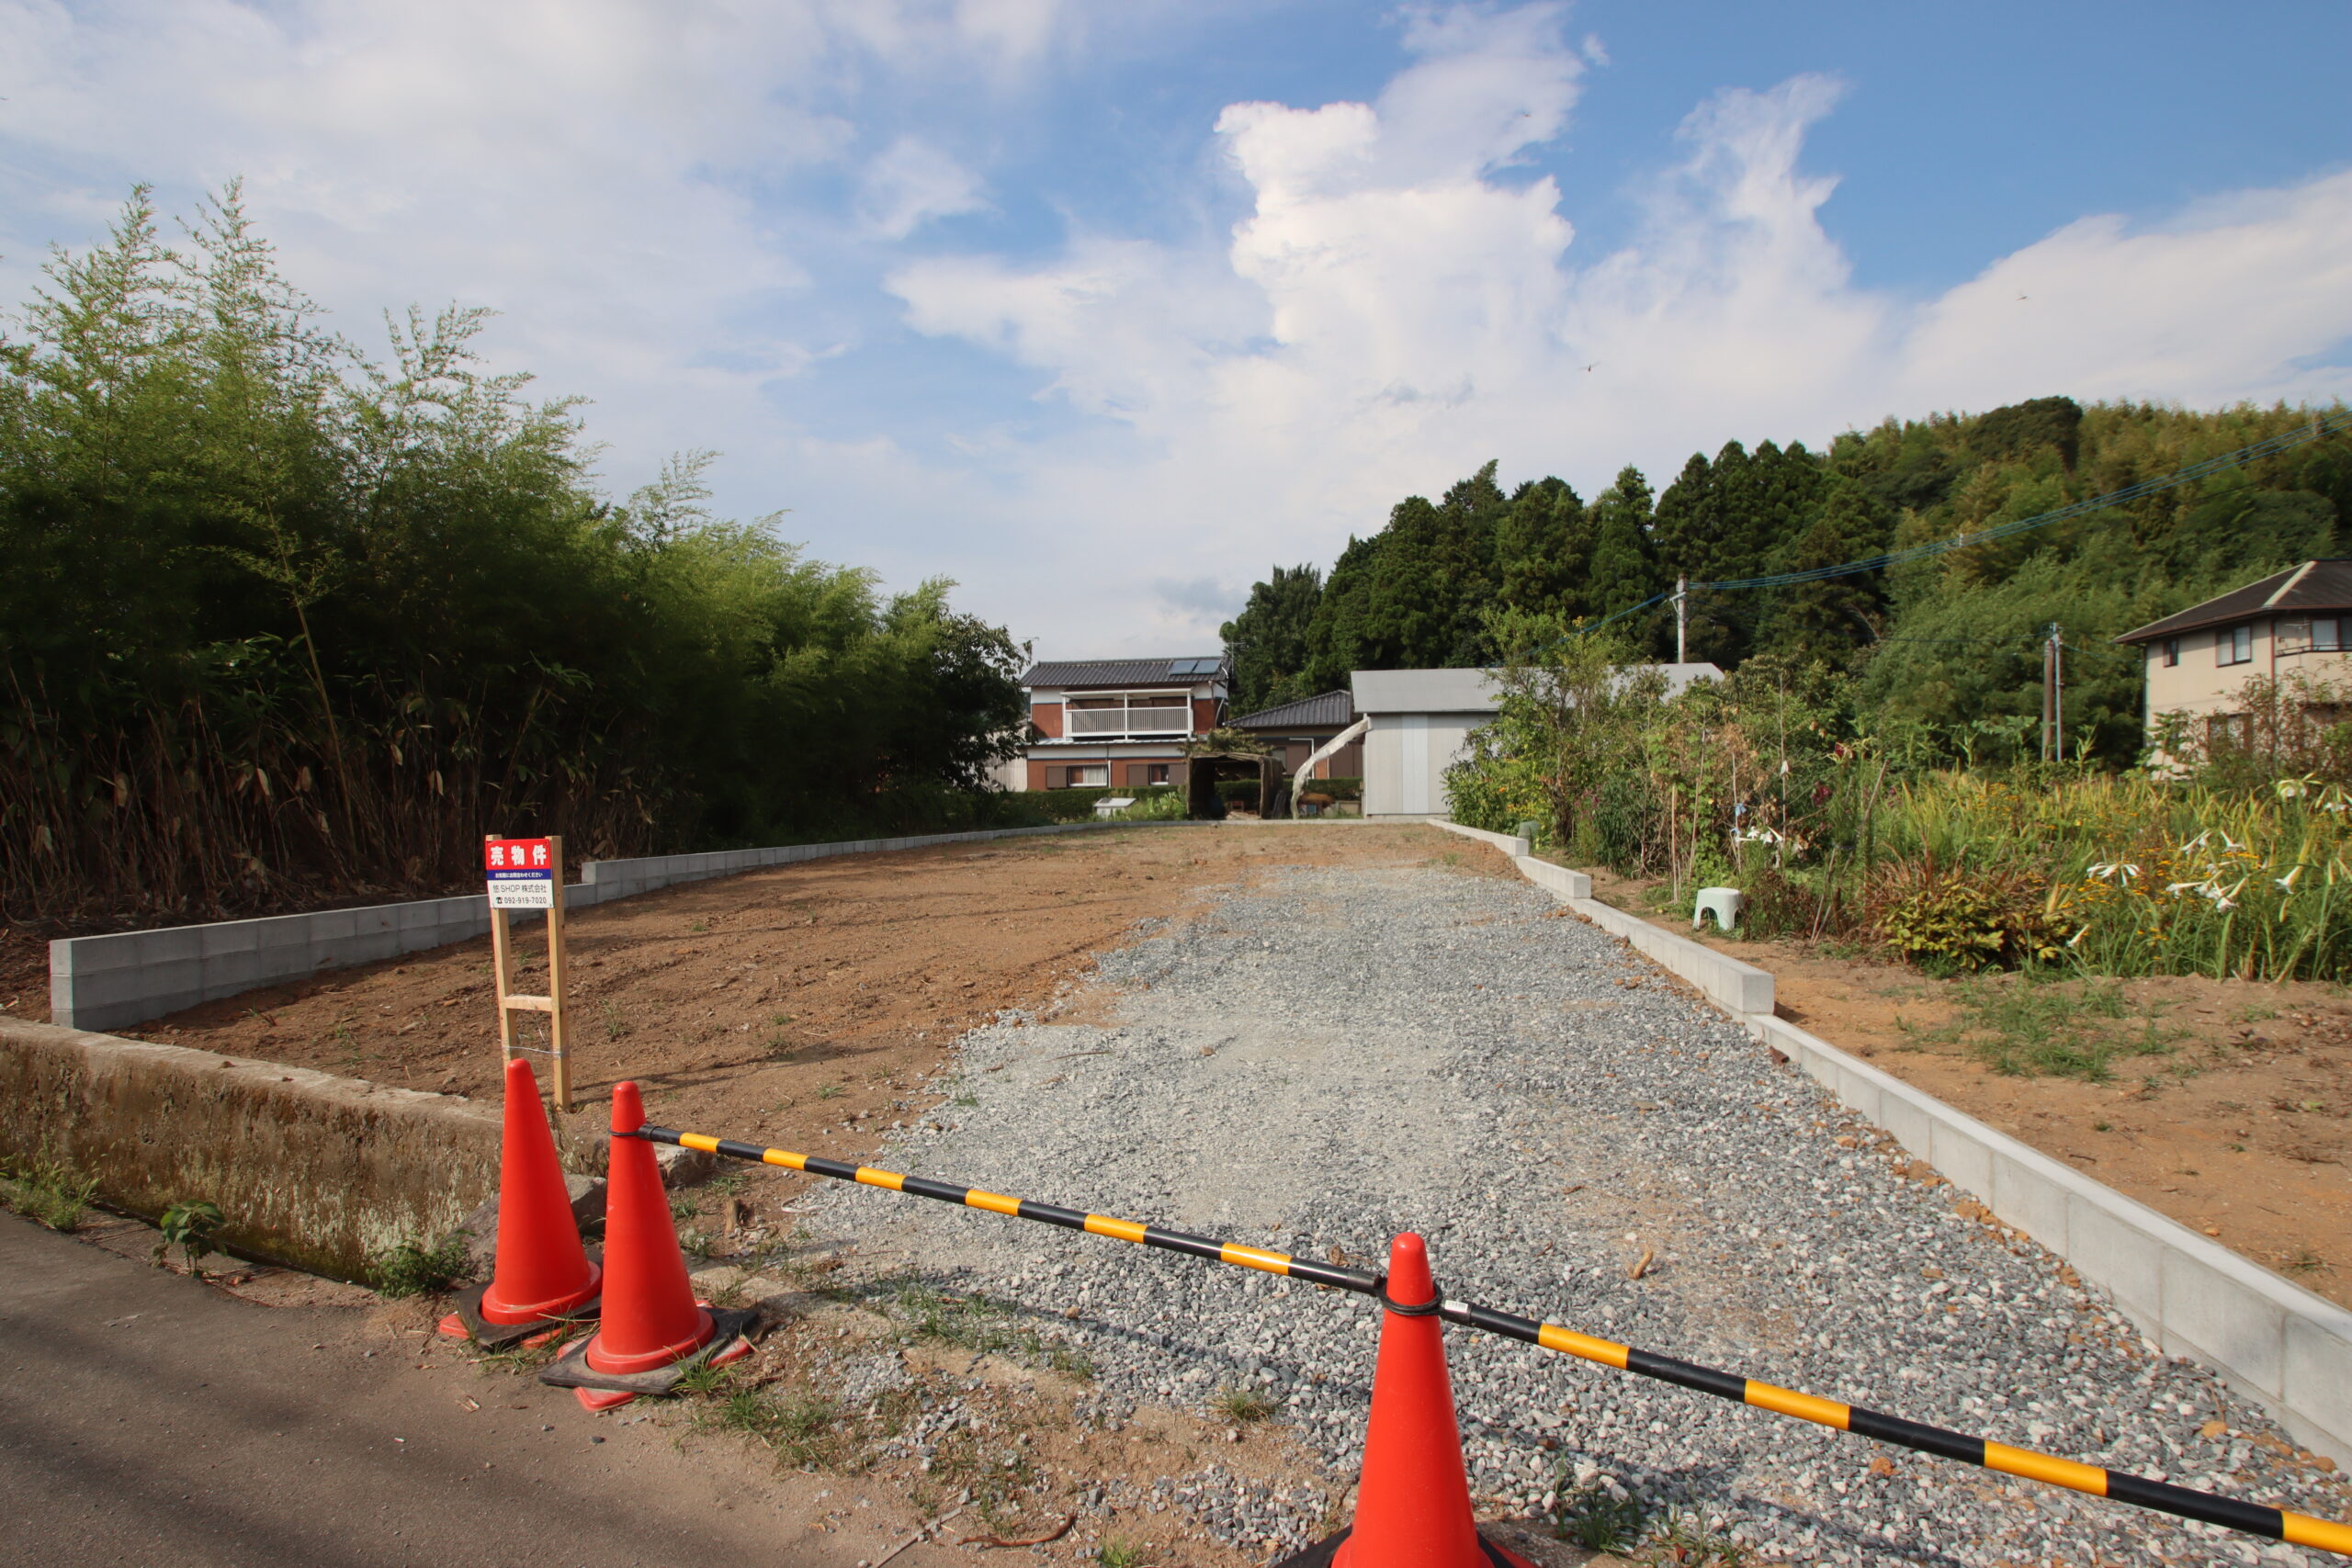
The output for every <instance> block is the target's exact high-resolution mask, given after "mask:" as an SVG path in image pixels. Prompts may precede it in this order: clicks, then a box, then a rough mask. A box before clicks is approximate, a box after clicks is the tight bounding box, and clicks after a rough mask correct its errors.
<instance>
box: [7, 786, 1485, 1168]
mask: <svg viewBox="0 0 2352 1568" xmlns="http://www.w3.org/2000/svg"><path fill="white" fill-rule="evenodd" d="M1453 852H1458V846H1456V845H1455V844H1454V843H1453V840H1445V839H1441V838H1440V837H1439V836H1438V835H1437V834H1435V833H1433V832H1431V831H1430V829H1421V828H1394V829H1391V828H1340V827H1317V826H1301V827H1295V828H1290V827H1265V828H1258V827H1251V828H1242V827H1233V828H1216V827H1209V826H1202V827H1186V826H1169V827H1150V828H1133V829H1109V830H1105V831H1103V832H1099V833H1085V834H1070V835H1067V836H1057V837H1053V838H1045V839H1012V840H992V841H988V842H981V843H967V844H949V845H942V846H939V847H936V848H932V849H923V850H908V851H902V852H897V853H892V854H874V855H845V856H842V857H840V858H838V859H831V860H822V861H813V862H808V863H801V864H797V865H787V866H778V867H775V868H774V869H772V870H767V871H761V872H753V873H750V874H745V875H741V876H733V877H728V878H725V879H722V880H718V881H712V882H703V883H693V884H689V885H686V886H681V887H674V888H668V889H665V890H663V891H662V892H658V893H651V894H647V895H644V896H642V897H636V898H630V899H626V900H623V901H621V902H618V903H615V904H610V905H606V906H604V907H601V908H592V909H587V910H583V911H582V913H580V914H578V915H576V916H574V917H572V918H571V920H570V922H569V935H568V942H569V947H570V952H571V972H572V976H573V984H572V992H571V1010H572V1019H573V1039H572V1062H573V1067H572V1083H573V1090H574V1094H575V1096H576V1097H577V1099H578V1100H579V1102H580V1105H581V1109H580V1111H578V1112H577V1113H576V1114H575V1117H574V1119H573V1120H574V1122H575V1127H574V1130H575V1131H576V1132H578V1133H580V1134H587V1135H591V1136H593V1135H594V1133H595V1131H596V1130H597V1129H598V1128H599V1127H600V1126H601V1124H602V1117H603V1115H604V1111H603V1102H604V1101H605V1100H606V1098H607V1095H608V1092H609V1089H610V1086H611V1085H612V1084H613V1083H615V1082H616V1081H618V1080H620V1079H623V1078H633V1079H635V1080H636V1081H637V1082H638V1083H639V1085H640V1086H641V1087H642V1088H643V1089H644V1090H645V1097H646V1101H647V1105H648V1108H649V1110H650V1111H651V1113H652V1115H653V1117H654V1119H655V1120H657V1121H659V1122H663V1123H665V1124H667V1125H671V1126H676V1127H682V1128H686V1129H690V1130H693V1131H696V1132H707V1133H713V1134H721V1135H724V1136H729V1137H738V1138H745V1139H759V1140H763V1141H765V1142H768V1143H772V1144H781V1145H786V1146H789V1147H793V1148H806V1149H811V1150H815V1151H817V1152H821V1153H828V1154H834V1153H842V1154H847V1153H851V1152H854V1151H855V1150H857V1149H861V1148H864V1147H866V1146H868V1145H870V1143H871V1142H872V1134H873V1133H875V1132H878V1131H879V1129H880V1127H881V1126H882V1125H884V1124H886V1123H887V1122H889V1121H890V1120H891V1119H892V1118H893V1117H894V1116H900V1115H903V1114H905V1113H906V1112H907V1111H910V1110H911V1109H915V1108H916V1107H915V1104H914V1101H915V1100H919V1099H921V1098H922V1096H921V1095H920V1093H919V1091H918V1090H917V1088H916V1086H917V1085H918V1084H920V1082H921V1081H922V1078H923V1077H924V1076H925V1075H927V1074H928V1073H930V1072H931V1071H932V1070H933V1068H934V1067H935V1066H937V1065H938V1063H939V1061H940V1059H941V1056H942V1053H943V1051H944V1047H945V1046H946V1045H947V1044H948V1043H950V1042H952V1041H953V1040H954V1039H955V1038H956V1035H958V1034H959V1033H961V1032H963V1031H964V1030H966V1029H967V1028H969V1027H971V1026H972V1025H973V1024H975V1023H978V1022H981V1021H984V1020H987V1019H989V1018H990V1017H992V1016H993V1015H994V1014H995V1013H996V1012H997V1011H998V1010H1001V1009H1007V1008H1022V1009H1030V1010H1035V1009H1040V1008H1049V1007H1052V1006H1054V1005H1055V1003H1056V1001H1057V998H1060V997H1062V996H1063V995H1065V994H1066V993H1068V992H1069V990H1070V989H1071V988H1072V987H1074V986H1075V984H1076V982H1077V981H1078V980H1079V979H1080V977H1081V976H1083V975H1084V974H1085V973H1086V972H1087V971H1088V970H1089V969H1091V966H1092V961H1091V957H1090V954H1091V953H1094V952H1095V951H1097V950H1099V949H1103V948H1106V947H1109V946H1112V945H1114V944H1116V943H1118V942H1121V941H1122V940H1123V939H1124V938H1125V935H1126V933H1127V932H1128V931H1130V930H1132V929H1133V928H1134V927H1135V925H1136V922H1137V921H1138V920H1143V919H1150V918H1155V917H1156V918H1159V919H1178V918H1183V917H1184V916H1185V915H1186V914H1187V913H1188V912H1189V911H1190V909H1191V908H1192V906H1193V895H1194V894H1195V893H1196V892H1197V891H1198V890H1199V889H1201V888H1203V887H1206V886H1216V885H1221V884H1230V883H1237V882H1245V881H1247V880H1249V879H1250V878H1251V877H1253V876H1255V875H1256V874H1259V873H1261V872H1262V871H1264V870H1266V869H1269V868H1272V867H1275V866H1285V865H1328V864H1415V863H1420V862H1422V861H1425V860H1428V859H1430V858H1433V857H1435V856H1439V855H1442V854H1447V853H1453ZM520 935H521V941H520V943H519V945H520V947H521V950H522V955H523V963H522V964H521V965H520V972H519V973H518V976H517V981H516V983H517V985H518V987H520V988H521V989H523V990H525V991H529V990H534V989H538V990H544V989H545V977H546V976H545V968H544V948H543V944H542V942H541V941H540V939H539V938H538V936H537V929H536V928H534V927H525V928H523V929H522V931H521V933H520ZM40 999H41V1001H42V1003H43V1004H44V1005H45V1002H46V998H45V997H43V998H40ZM22 1010H23V1011H24V1012H25V1013H27V1014H28V1015H30V1016H43V1015H42V1014H41V1013H40V1012H38V1011H36V1010H34V1009H32V1008H23V1009H22ZM496 1029H497V1025H496V1019H495V1017H494V1010H493V1007H492V988H491V978H490V948H489V942H488V940H487V939H486V938H485V939H483V940H481V941H477V942H463V943H458V944H456V945H453V946H449V947H444V948H436V949H434V950H433V951H431V952H429V953H418V954H415V955H413V956H411V957H409V958H407V959H403V960H399V961H395V962H391V963H387V964H376V965H373V966H368V967H363V968H356V969H343V970H333V971H329V972H327V973H325V974H323V975H322V976H319V977H318V978H316V979H315V980H311V981H307V982H304V983H301V984H299V985H288V986H277V987H268V988H266V989H263V990H257V991H249V992H246V993H244V994H243V995H241V996H237V997H232V998H226V999H224V1000H222V1001H219V1002H212V1003H208V1004H206V1005H204V1006H202V1007H198V1008H192V1009H190V1010H187V1011H185V1012H181V1013H177V1014H175V1015H173V1016H172V1017H170V1018H166V1019H162V1020H158V1021H155V1022H154V1023H152V1024H146V1025H142V1026H141V1027H139V1028H137V1029H135V1030H130V1031H125V1032H126V1033H127V1034H129V1035H131V1036H133V1037H137V1038H143V1039H148V1040H153V1041H156V1042H159V1043H167V1044H177V1045H190V1046H195V1047H198V1048H199V1049H203V1050H209V1051H217V1052H219V1053H220V1054H221V1055H232V1056H249V1057H254V1058H258V1059H261V1060H264V1061H274V1062H286V1063H291V1064H294V1065H296V1066H306V1067H316V1068H320V1069H322V1070H323V1071H327V1072H333V1073H340V1074H343V1075H345V1076H348V1077H362V1078H368V1079H372V1080H374V1081H376V1082H379V1083H385V1084H393V1085H397V1086H399V1087H401V1088H403V1089H424V1090H429V1091H438V1092H442V1093H448V1094H461V1095H469V1096H472V1097H476V1098H494V1097H495V1096H496V1093H497V1085H498V1079H499V1073H500V1058H499V1054H498V1043H497V1032H496ZM518 1029H522V1030H525V1031H526V1032H527V1031H530V1030H537V1031H540V1032H541V1033H540V1034H538V1035H536V1036H533V1035H528V1034H526V1038H527V1039H528V1041H529V1043H531V1044H533V1045H539V1046H543V1045H544V1044H545V1043H546V1041H545V1039H544V1034H543V1032H544V1029H545V1023H544V1021H543V1020H541V1019H539V1018H537V1017H535V1016H532V1015H518ZM533 1060H534V1065H535V1066H538V1067H539V1068H540V1076H541V1081H542V1083H544V1082H545V1081H546V1073H545V1061H544V1058H534V1059H533Z"/></svg>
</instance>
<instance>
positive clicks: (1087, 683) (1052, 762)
mask: <svg viewBox="0 0 2352 1568" xmlns="http://www.w3.org/2000/svg"><path fill="white" fill-rule="evenodd" d="M1230 681H1231V671H1229V670H1228V669H1227V666H1226V662H1225V659H1224V657H1223V656H1222V655H1217V656H1210V655H1206V654H1203V655H1200V656H1197V657H1194V658H1188V659H1097V660H1075V661H1065V662H1061V663H1046V664H1039V665H1036V666H1035V667H1034V668H1032V669H1031V670H1030V671H1029V672H1028V673H1027V674H1025V675H1023V676H1022V677H1021V684H1022V685H1023V687H1025V688H1026V689H1027V691H1028V694H1029V724H1030V739H1029V756H1028V777H1027V787H1029V788H1030V789H1089V788H1109V787H1113V786H1116V787H1119V788H1128V787H1139V786H1143V785H1148V784H1182V783H1183V773H1184V771H1183V768H1182V765H1181V764H1182V761H1183V757H1184V748H1185V746H1186V745H1187V744H1188V743H1189V742H1191V741H1192V740H1193V739H1196V738H1197V737H1200V736H1203V735H1206V734H1207V733H1208V732H1209V731H1210V730H1212V729H1215V728H1216V727H1217V726H1218V724H1219V723H1220V722H1222V721H1223V719H1224V717H1225V703H1226V695H1227V688H1228V685H1229V683H1230Z"/></svg>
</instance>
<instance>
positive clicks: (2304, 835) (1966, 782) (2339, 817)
mask: <svg viewBox="0 0 2352 1568" xmlns="http://www.w3.org/2000/svg"><path fill="white" fill-rule="evenodd" d="M2347 818H2352V795H2347V794H2346V791H2345V790H2344V789H2343V788H2342V787H2341V786H2339V785H2333V784H2329V785H2322V784H2317V783H2315V782H2313V781H2310V780H2303V779H2285V780H2278V781H2275V782H2273V783H2272V784H2268V785H2267V786H2262V787H2258V788H2255V789H2248V790H2239V791H2228V792H2223V791H2217V790H2213V789H2209V788H2205V787H2202V786H2199V785H2196V784H2177V783H2166V782H2163V781H2160V780H2156V779H2152V778H2148V777H2144V776H2127V777H2107V776H2098V775H2093V776H2088V777H2078V778H2073V779H2066V780H2061V781H2045V782H2041V783H2039V784H2032V785H2030V786H2029V785H2028V784H2023V783H2021V782H2018V781H2014V780H2010V779H2003V778H1982V777H1977V776H1973V775H1969V774H1964V773H1937V774H1931V775H1928V776H1926V777H1923V778H1918V779H1915V780H1912V781H1909V782H1907V783H1905V784H1903V785H1902V786H1901V787H1900V788H1899V789H1897V790H1896V791H1895V792H1894V795H1893V796H1892V798H1891V799H1890V800H1889V801H1888V803H1887V806H1886V808H1885V809H1884V810H1883V812H1882V813H1881V817H1880V821H1881V831H1882V832H1883V835H1884V847H1885V851H1886V852H1887V853H1889V854H1890V855H1892V856H1894V857H1896V858H1898V859H1899V858H1901V857H1904V856H1929V855H1932V856H1934V857H1936V858H1938V859H1939V860H1940V861H1942V862H1944V863H1948V864H1953V865H1960V866H1966V867H1971V868H1976V869H1980V870H1984V871H1992V870H1996V869H2015V870H2019V871H2023V872H2025V873H2027V874H2030V876H2032V877H2033V878H2035V879H2036V880H2037V881H2038V882H2039V883H2040V884H2041V887H2042V889H2043V893H2042V899H2043V910H2044V913H2045V914H2046V915H2047V917H2048V919H2049V921H2050V923H2051V926H2052V928H2053V930H2054V931H2057V932H2059V933H2062V934H2061V938H2060V940H2061V941H2062V942H2063V945H2064V952H2065V953H2066V955H2067V956H2068V958H2069V959H2071V960H2072V961H2073V962H2074V963H2075V964H2079V965H2080V966H2081V967H2083V968H2085V969H2087V970H2089V971H2091V972H2093V973H2097V974H2102V975H2205V976H2213V977H2214V978H2225V977H2229V976H2236V977H2239V978H2242V979H2264V980H2287V979H2328V980H2335V979H2341V978H2343V977H2345V976H2346V974H2347V973H2352V821H2347Z"/></svg>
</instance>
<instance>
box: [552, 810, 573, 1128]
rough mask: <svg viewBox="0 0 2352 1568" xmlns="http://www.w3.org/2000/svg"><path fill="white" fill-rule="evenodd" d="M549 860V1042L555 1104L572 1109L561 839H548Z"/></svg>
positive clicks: (566, 1109)
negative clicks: (551, 882) (551, 878)
mask: <svg viewBox="0 0 2352 1568" xmlns="http://www.w3.org/2000/svg"><path fill="white" fill-rule="evenodd" d="M548 858H549V859H551V860H553V861H554V862H555V902H554V904H552V905H551V906H549V907H548V1045H549V1047H550V1048H551V1049H552V1050H553V1051H554V1053H555V1072H554V1074H553V1075H552V1076H553V1077H554V1079H555V1103H556V1109H557V1110H559V1111H570V1110H571V1013H570V1012H569V1010H567V1007H566V1003H567V1001H568V1000H569V995H568V987H566V986H565V985H564V959H563V840H562V838H561V837H560V836H556V837H551V838H549V839H548Z"/></svg>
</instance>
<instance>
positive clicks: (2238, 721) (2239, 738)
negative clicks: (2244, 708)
mask: <svg viewBox="0 0 2352 1568" xmlns="http://www.w3.org/2000/svg"><path fill="white" fill-rule="evenodd" d="M2253 742H2254V716H2253V715H2252V714H2250V713H2217V714H2209V715H2207V716H2206V719H2205V744H2206V745H2207V746H2208V747H2210V748H2211V749H2212V750H2216V751H2233V750H2235V751H2243V750H2245V749H2246V747H2248V746H2249V745H2251V744H2253Z"/></svg>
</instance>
